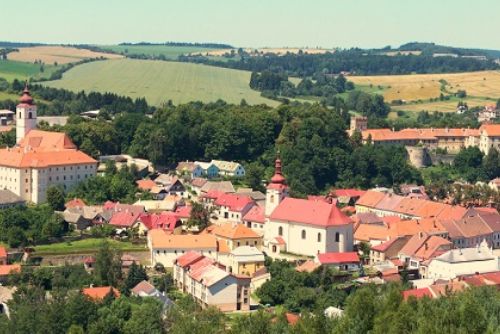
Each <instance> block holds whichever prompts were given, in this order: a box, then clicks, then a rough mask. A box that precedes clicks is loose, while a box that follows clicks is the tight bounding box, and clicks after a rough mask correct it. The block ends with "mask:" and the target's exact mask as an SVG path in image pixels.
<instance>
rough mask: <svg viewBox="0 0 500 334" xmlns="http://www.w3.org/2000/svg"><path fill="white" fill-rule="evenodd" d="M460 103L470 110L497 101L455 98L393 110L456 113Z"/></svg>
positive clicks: (398, 107)
mask: <svg viewBox="0 0 500 334" xmlns="http://www.w3.org/2000/svg"><path fill="white" fill-rule="evenodd" d="M459 101H463V102H466V103H467V105H468V106H469V108H472V107H482V106H484V105H487V104H495V103H496V100H495V99H486V98H479V97H467V98H465V99H458V98H453V99H450V100H448V101H436V102H424V103H411V104H404V105H401V106H392V107H391V109H392V110H404V111H412V112H418V111H422V110H426V111H441V112H455V111H456V109H457V104H458V102H459Z"/></svg>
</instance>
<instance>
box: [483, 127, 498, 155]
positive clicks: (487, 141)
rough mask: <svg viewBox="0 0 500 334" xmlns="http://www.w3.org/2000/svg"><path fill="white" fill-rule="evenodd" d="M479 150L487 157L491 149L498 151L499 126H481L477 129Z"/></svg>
mask: <svg viewBox="0 0 500 334" xmlns="http://www.w3.org/2000/svg"><path fill="white" fill-rule="evenodd" d="M479 133H480V136H479V149H480V150H481V152H483V153H484V154H486V155H488V152H489V151H490V150H491V149H493V148H494V149H496V150H497V151H500V124H483V125H482V126H481V127H480V128H479Z"/></svg>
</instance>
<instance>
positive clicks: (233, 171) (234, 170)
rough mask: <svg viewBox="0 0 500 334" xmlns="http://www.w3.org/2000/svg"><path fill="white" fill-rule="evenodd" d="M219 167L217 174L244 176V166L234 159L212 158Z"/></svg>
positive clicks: (213, 162)
mask: <svg viewBox="0 0 500 334" xmlns="http://www.w3.org/2000/svg"><path fill="white" fill-rule="evenodd" d="M212 164H214V165H215V166H216V167H217V168H218V169H219V176H231V177H244V176H245V168H243V166H242V165H241V164H240V163H237V162H234V161H223V160H212Z"/></svg>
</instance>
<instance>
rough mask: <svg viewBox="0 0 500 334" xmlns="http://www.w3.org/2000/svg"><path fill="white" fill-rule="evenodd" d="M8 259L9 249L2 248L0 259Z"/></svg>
mask: <svg viewBox="0 0 500 334" xmlns="http://www.w3.org/2000/svg"><path fill="white" fill-rule="evenodd" d="M4 257H7V249H5V247H0V258H4Z"/></svg>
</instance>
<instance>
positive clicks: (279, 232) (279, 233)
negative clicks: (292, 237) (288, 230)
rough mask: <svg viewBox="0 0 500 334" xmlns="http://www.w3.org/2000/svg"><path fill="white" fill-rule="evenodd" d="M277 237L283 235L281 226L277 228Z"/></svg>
mask: <svg viewBox="0 0 500 334" xmlns="http://www.w3.org/2000/svg"><path fill="white" fill-rule="evenodd" d="M278 235H280V236H282V235H283V226H280V227H279V228H278Z"/></svg>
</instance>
